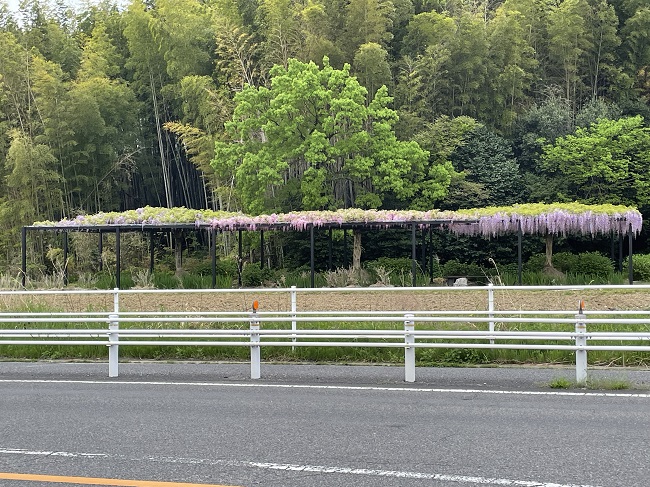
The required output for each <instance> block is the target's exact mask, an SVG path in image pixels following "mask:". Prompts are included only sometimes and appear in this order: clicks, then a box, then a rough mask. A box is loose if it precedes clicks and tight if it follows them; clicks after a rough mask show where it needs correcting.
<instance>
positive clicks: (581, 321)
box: [576, 301, 587, 384]
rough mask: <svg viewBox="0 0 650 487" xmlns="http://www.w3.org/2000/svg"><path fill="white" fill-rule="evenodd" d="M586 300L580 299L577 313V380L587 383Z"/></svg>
mask: <svg viewBox="0 0 650 487" xmlns="http://www.w3.org/2000/svg"><path fill="white" fill-rule="evenodd" d="M583 308H584V302H583V301H580V308H579V310H578V314H577V315H576V347H580V348H578V349H576V382H577V383H578V384H585V383H586V382H587V350H585V349H584V347H586V346H587V324H586V323H585V318H586V316H585V314H584V312H583Z"/></svg>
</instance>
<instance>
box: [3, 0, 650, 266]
mask: <svg viewBox="0 0 650 487" xmlns="http://www.w3.org/2000/svg"><path fill="white" fill-rule="evenodd" d="M310 62H313V63H314V64H309V63H310ZM315 79H316V80H317V81H313V80H315ZM291 80H293V81H296V80H298V81H300V83H298V82H292V81H291ZM310 80H311V81H310ZM351 80H352V81H351ZM354 80H356V81H354ZM272 81H273V84H272ZM312 81H313V82H314V83H316V84H315V86H317V87H320V88H323V87H326V88H327V89H328V90H330V91H328V92H326V93H324V94H322V96H320V95H319V96H318V97H316V96H314V97H311V98H310V97H309V96H306V95H309V94H311V93H314V92H315V91H316V90H315V89H313V88H312V87H311V86H310V84H309V83H310V82H312ZM292 83H293V85H292ZM289 85H292V86H289ZM272 86H273V89H271V87H272ZM384 86H385V87H386V88H382V87H384ZM301 87H302V88H301ZM296 97H298V98H300V97H302V98H300V102H299V103H297V102H296V103H294V102H295V100H296ZM332 100H335V101H336V103H337V104H338V105H337V106H339V109H340V107H341V106H344V107H348V108H349V107H350V106H354V107H356V106H357V105H359V107H360V108H359V110H356V109H355V111H354V113H355V114H356V113H358V114H359V117H360V118H359V120H357V122H358V123H357V125H358V128H357V129H355V130H356V132H354V133H353V134H352V135H350V134H347V135H345V136H343V135H341V131H342V130H343V129H342V127H343V126H345V127H344V128H345V130H348V131H349V130H351V127H353V126H356V125H355V124H354V123H352V122H353V121H354V117H353V116H352V115H350V113H352V112H350V113H347V112H346V115H345V116H346V117H347V118H346V123H345V124H341V125H340V126H339V125H337V126H336V127H335V129H336V130H334V131H333V132H332V133H325V135H322V136H321V132H319V131H318V130H321V131H325V132H326V129H325V128H322V127H327V126H328V125H327V123H324V121H323V120H322V119H321V116H320V115H319V114H321V113H326V114H327V113H329V114H330V115H331V114H332V108H331V106H334V104H335V103H334V102H333V101H332ZM649 100H650V5H649V4H648V2H647V0H503V1H502V0H392V1H390V0H133V1H132V2H131V3H130V4H129V5H128V6H126V7H124V8H118V7H117V6H116V5H115V4H114V3H112V2H110V1H102V2H99V3H97V4H93V5H89V6H87V7H85V8H83V9H81V10H76V11H72V10H70V9H68V8H66V7H65V6H63V3H62V2H57V1H44V0H22V1H21V10H20V12H19V13H18V14H14V13H12V12H11V11H10V10H9V9H8V8H7V6H6V4H4V6H3V2H0V264H1V265H4V266H13V265H15V264H16V262H17V261H18V260H19V244H20V239H19V235H20V234H19V228H20V227H21V226H23V225H26V224H31V223H32V222H34V221H39V220H59V219H61V218H64V217H74V216H75V215H77V214H79V213H95V212H99V211H114V210H124V209H131V208H137V207H140V206H144V205H151V206H166V207H172V206H185V207H188V208H212V209H222V210H228V211H237V210H244V211H256V212H272V211H291V210H306V209H334V208H342V207H352V206H358V207H367V208H389V209H406V208H414V209H423V208H433V207H435V208H440V209H458V208H468V207H480V206H486V205H510V204H514V203H519V202H556V201H557V202H564V201H581V202H584V203H617V204H619V203H620V204H628V205H634V206H637V207H638V208H639V209H640V210H641V211H642V212H643V213H644V214H645V215H646V216H647V215H648V211H649V210H650V171H649V168H650V130H649V129H648V122H649V121H650V106H649V104H648V102H649ZM353 103H356V104H357V105H351V104H353ZM323 104H325V105H327V106H326V107H325V108H323V106H321V105H323ZM330 105H331V106H330ZM278 106H280V107H282V106H291V107H292V110H291V111H289V110H284V111H283V113H281V114H278V113H279V112H278ZM271 108H273V109H274V110H275V112H273V113H272V114H269V109H271ZM341 110H342V109H341ZM337 113H342V112H337ZM256 117H259V119H260V120H264V122H265V123H266V124H267V125H266V126H265V127H266V128H264V127H260V126H255V124H254V123H250V121H251V120H253V121H254V120H255V119H256ZM274 117H275V118H274ZM308 119H309V120H308ZM337 120H338V119H337ZM339 121H340V120H339ZM269 123H274V124H275V125H277V130H275V131H274V132H272V133H273V134H275V135H274V136H275V137H276V139H275V142H274V140H272V137H271V135H269V134H270V133H271V131H270V130H269V125H268V124H269ZM337 123H338V122H337ZM317 128H318V130H317ZM330 129H332V127H331V126H330ZM247 131H248V132H247ZM253 132H255V134H253ZM359 133H364V134H365V135H366V137H365V138H360V137H359ZM278 134H284V135H278ZM287 134H288V135H287ZM296 134H297V135H296ZM314 134H316V135H319V137H311V136H313V135H314ZM294 136H299V137H298V138H299V140H298V141H297V142H296V143H295V144H294V145H291V144H292V143H293V142H295V141H293V139H292V137H293V138H295V137H294ZM278 137H279V138H278ZM310 137H311V138H310ZM334 138H337V140H336V143H334V142H332V141H333V139H334ZM245 139H246V140H245ZM292 141H293V142H292ZM306 141H308V144H307V142H306ZM318 144H321V145H320V146H319V145H318ZM355 144H356V145H355ZM262 146H264V150H262V149H261V147H262ZM322 146H327V148H328V149H327V150H325V149H323V147H322ZM215 147H216V151H215ZM319 147H320V149H319ZM268 148H271V149H272V150H266V149H268ZM242 150H244V151H248V152H246V153H242ZM265 150H266V152H265ZM248 153H252V154H255V158H254V159H251V158H249V157H247V156H246V154H248ZM323 154H325V155H323ZM360 154H361V155H360ZM376 154H382V155H381V157H380V158H379V159H377V158H376V157H375V156H376ZM362 156H363V157H362ZM278 158H279V159H282V162H283V163H284V165H282V166H278V165H277V161H278V160H279V159H278ZM351 161H352V162H354V164H353V163H352V162H351ZM395 161H398V162H399V164H398V163H397V162H395ZM409 161H411V162H409ZM247 164H248V167H246V165H247ZM400 164H401V165H400ZM409 164H410V166H409ZM374 165H377V168H376V171H375V172H373V169H372V168H373V167H374ZM262 176H264V177H267V180H264V179H263V177H262ZM251 178H252V179H251ZM395 181H402V184H395ZM323 188H325V189H323ZM252 195H255V197H253V196H252ZM644 242H645V239H643V238H642V239H641V240H639V244H638V247H640V248H641V249H643V248H644V246H645V245H646V244H645V243H644ZM379 244H381V242H379ZM371 246H372V244H371V243H369V244H368V247H369V248H370V247H371ZM480 246H481V245H480V244H478V245H474V250H476V248H477V247H480ZM460 247H461V246H458V245H457V246H456V247H454V248H455V250H454V251H455V252H460V250H459V248H460ZM510 248H512V247H510ZM466 251H468V250H467V249H466Z"/></svg>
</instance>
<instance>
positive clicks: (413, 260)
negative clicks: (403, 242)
mask: <svg viewBox="0 0 650 487" xmlns="http://www.w3.org/2000/svg"><path fill="white" fill-rule="evenodd" d="M416 272H417V252H416V239H415V223H411V282H412V284H413V287H415V286H416V285H417V281H416V279H415V275H416Z"/></svg>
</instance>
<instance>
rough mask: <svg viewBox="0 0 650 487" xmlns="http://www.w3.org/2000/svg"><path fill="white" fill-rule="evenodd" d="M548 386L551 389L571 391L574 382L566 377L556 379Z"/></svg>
mask: <svg viewBox="0 0 650 487" xmlns="http://www.w3.org/2000/svg"><path fill="white" fill-rule="evenodd" d="M548 386H549V387H550V388H551V389H569V388H571V387H572V386H573V382H571V381H570V380H569V379H567V378H566V377H556V378H555V379H553V380H552V381H551V382H549V384H548Z"/></svg>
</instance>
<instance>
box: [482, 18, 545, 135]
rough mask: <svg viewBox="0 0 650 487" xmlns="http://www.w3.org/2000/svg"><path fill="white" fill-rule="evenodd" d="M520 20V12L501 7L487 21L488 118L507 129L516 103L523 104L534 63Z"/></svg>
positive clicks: (527, 97)
mask: <svg viewBox="0 0 650 487" xmlns="http://www.w3.org/2000/svg"><path fill="white" fill-rule="evenodd" d="M524 23H525V19H524V18H523V16H522V14H521V13H519V12H516V11H510V10H506V9H505V8H503V7H501V8H499V9H497V11H496V15H495V17H494V19H492V21H491V22H490V23H489V25H488V27H489V30H490V34H489V35H490V62H491V66H490V68H491V69H492V70H493V73H494V74H493V76H492V77H491V78H492V82H491V84H492V86H493V90H492V91H493V95H492V96H491V97H490V99H491V101H492V109H491V114H490V118H491V120H493V121H494V122H493V123H494V125H495V126H496V127H498V128H503V129H509V128H510V126H511V124H512V122H513V121H514V119H515V118H516V116H517V114H518V112H519V111H520V107H521V106H523V105H526V103H527V101H528V99H529V91H530V88H531V84H532V81H533V78H534V75H535V69H536V67H537V60H536V59H535V56H534V53H535V52H534V49H533V47H532V46H531V45H530V44H529V41H528V40H527V39H526V31H525V29H524Z"/></svg>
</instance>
